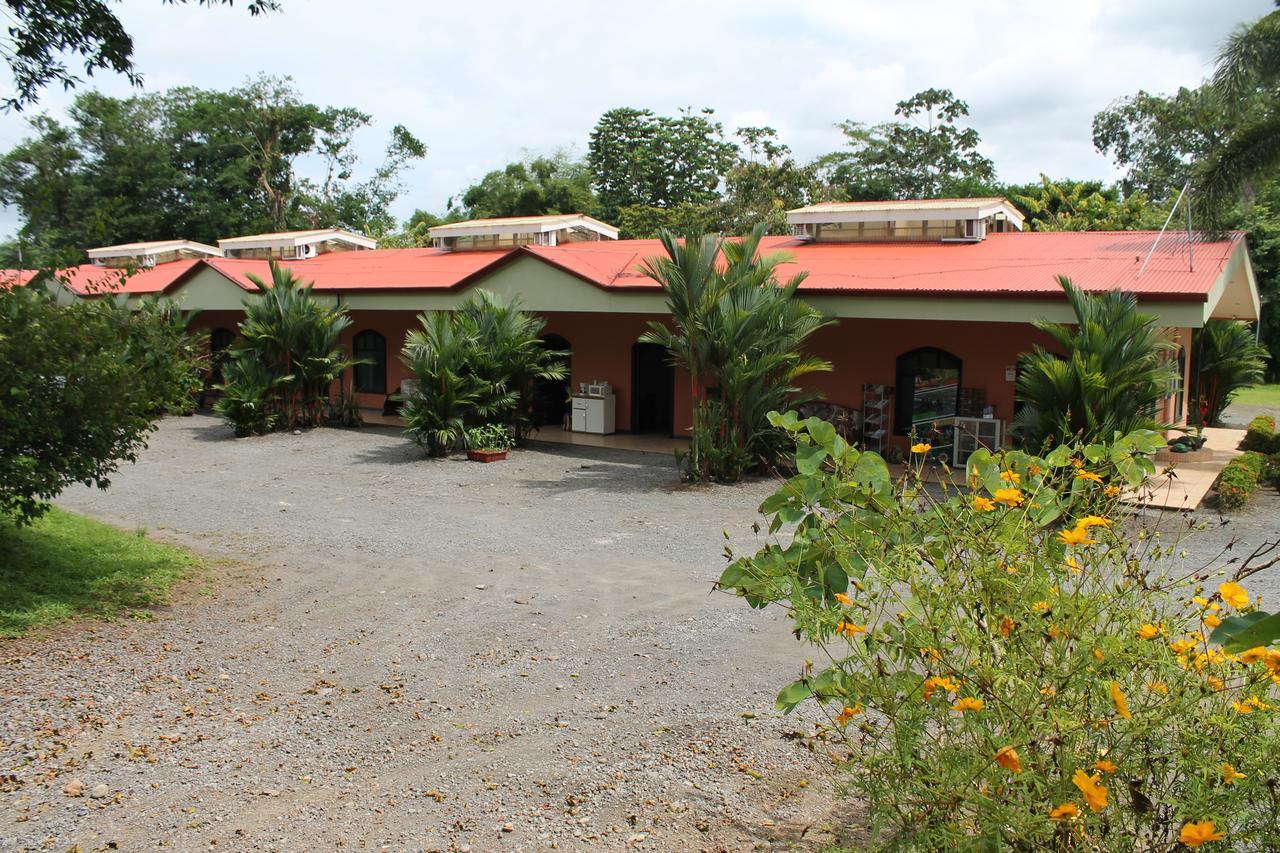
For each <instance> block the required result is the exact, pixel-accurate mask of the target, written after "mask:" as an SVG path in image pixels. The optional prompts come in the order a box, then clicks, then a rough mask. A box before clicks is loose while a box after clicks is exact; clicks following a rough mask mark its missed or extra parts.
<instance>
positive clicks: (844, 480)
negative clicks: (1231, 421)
mask: <svg viewBox="0 0 1280 853" xmlns="http://www.w3.org/2000/svg"><path fill="white" fill-rule="evenodd" d="M771 421H772V422H773V423H774V425H775V426H778V427H781V428H782V429H785V430H786V431H788V432H789V433H791V435H792V436H793V437H794V438H795V440H796V469H797V474H796V476H794V477H792V478H791V479H790V480H788V481H787V482H786V483H785V484H783V485H782V487H781V488H779V489H778V491H777V492H776V493H775V494H774V495H772V496H771V497H769V498H768V499H767V500H765V502H764V503H763V504H762V506H761V512H762V513H763V514H764V515H765V516H766V518H767V519H768V532H769V534H770V536H771V537H773V538H774V539H775V540H776V541H770V542H769V543H768V544H765V545H764V547H762V548H761V549H760V550H759V551H758V552H757V553H755V554H752V555H750V556H741V557H738V556H736V555H734V554H733V553H732V552H730V554H729V558H730V560H731V562H730V564H729V566H728V567H727V568H726V570H725V571H724V573H723V575H722V577H721V578H720V586H721V587H722V588H723V589H726V590H729V591H732V592H734V593H736V594H738V595H741V596H743V597H744V598H745V599H746V601H747V602H748V603H749V604H750V605H751V606H753V607H766V606H769V605H780V606H782V607H784V608H786V611H787V613H788V615H789V616H790V618H791V619H792V620H793V621H794V627H795V630H796V633H797V635H798V636H799V637H800V638H802V639H803V640H805V641H807V642H808V643H810V644H812V646H813V647H814V648H815V649H816V650H817V651H818V652H819V653H820V655H815V657H820V662H807V663H805V665H804V666H803V668H802V672H801V676H800V678H799V679H798V680H796V681H795V682H793V683H791V684H788V685H786V686H785V687H784V688H783V689H782V691H781V692H780V694H779V695H778V705H779V707H780V708H781V709H783V710H787V711H790V710H791V709H793V708H795V707H797V706H798V705H800V704H801V703H805V702H808V703H816V704H817V707H818V708H819V709H820V710H821V719H822V720H823V722H821V723H820V724H819V725H818V726H817V728H816V730H815V732H814V735H815V737H816V738H817V739H818V740H819V742H820V743H823V744H826V745H828V747H829V749H830V750H831V752H832V755H833V757H835V758H836V760H837V761H838V762H839V763H840V764H841V765H842V766H843V767H844V769H845V771H846V772H847V774H848V778H849V782H850V788H851V790H852V792H853V793H855V794H857V795H858V796H860V797H861V798H863V799H864V800H865V802H866V805H867V808H868V819H869V827H868V829H869V833H870V841H871V843H872V844H873V845H877V846H884V847H894V848H906V849H929V850H932V849H957V848H959V849H972V848H982V849H1001V848H1004V847H1008V848H1012V849H1022V850H1067V849H1073V850H1074V849H1078V848H1084V847H1093V848H1095V849H1104V850H1124V851H1129V850H1135V849H1139V850H1172V849H1174V848H1177V847H1178V845H1179V844H1181V845H1184V846H1185V847H1190V848H1198V847H1202V846H1205V847H1206V849H1214V847H1215V846H1216V847H1222V848H1223V849H1229V848H1243V849H1275V848H1276V847H1277V846H1278V845H1280V792H1277V790H1276V780H1275V778H1274V777H1275V775H1276V773H1277V769H1276V768H1277V760H1278V759H1280V717H1278V716H1277V710H1276V709H1277V706H1280V698H1277V685H1278V684H1280V649H1277V648H1274V647H1268V646H1258V647H1256V648H1252V649H1246V650H1243V651H1240V652H1229V651H1226V650H1224V649H1223V648H1222V647H1220V646H1218V645H1216V644H1214V643H1211V642H1210V641H1209V640H1208V634H1209V633H1210V632H1211V631H1212V630H1213V629H1214V628H1215V627H1218V626H1220V625H1221V623H1222V622H1223V621H1224V620H1226V619H1232V620H1237V617H1240V616H1245V615H1248V614H1249V613H1250V612H1251V611H1253V609H1254V607H1255V602H1254V601H1253V600H1252V599H1251V597H1250V595H1249V592H1248V590H1247V588H1246V587H1245V586H1244V584H1243V583H1241V582H1240V581H1241V580H1242V579H1243V578H1244V576H1245V575H1247V573H1248V570H1247V569H1245V568H1238V570H1237V571H1236V572H1235V573H1234V574H1232V575H1231V576H1230V577H1228V576H1226V575H1223V574H1221V573H1214V572H1212V571H1208V570H1201V571H1192V570H1185V569H1182V570H1180V569H1179V568H1178V563H1177V561H1176V559H1175V553H1174V552H1175V550H1176V543H1174V542H1169V541H1167V540H1166V539H1165V538H1164V535H1163V534H1161V533H1159V532H1157V531H1153V530H1146V529H1143V528H1141V527H1139V519H1136V518H1132V517H1130V514H1129V513H1127V512H1126V510H1125V507H1124V505H1123V504H1122V503H1121V500H1122V498H1123V497H1125V495H1126V494H1128V490H1130V489H1133V488H1135V487H1137V486H1138V485H1139V484H1141V483H1142V482H1143V480H1144V478H1146V477H1148V476H1150V475H1152V474H1153V473H1154V465H1153V464H1152V463H1151V461H1150V459H1149V455H1150V454H1151V453H1153V452H1154V451H1155V449H1156V448H1157V447H1158V446H1159V444H1160V443H1161V440H1160V438H1159V436H1157V435H1156V434H1154V433H1150V432H1147V431H1139V432H1135V433H1132V434H1130V435H1127V436H1119V435H1117V436H1116V437H1115V440H1114V441H1112V442H1111V443H1109V444H1107V445H1100V444H1094V445H1088V446H1082V447H1080V446H1071V445H1063V446H1059V447H1057V448H1055V449H1054V450H1053V451H1052V452H1051V453H1049V454H1047V455H1045V456H1034V455H1030V454H1027V453H1022V452H1017V451H1010V452H1003V453H990V452H987V451H985V450H980V451H979V452H978V453H976V454H974V455H973V456H972V457H971V458H970V460H969V463H968V466H967V469H966V470H965V471H963V472H949V471H947V470H946V469H945V468H942V469H938V468H936V467H934V466H933V465H932V464H931V463H930V462H929V461H928V459H927V457H926V456H924V455H923V454H921V453H919V452H917V453H915V454H913V455H912V456H910V457H908V466H907V472H906V474H905V475H904V476H902V477H898V478H895V477H894V476H892V475H891V473H890V470H889V468H888V466H887V465H886V463H885V462H884V460H883V459H882V458H881V457H880V456H878V455H877V454H875V453H870V452H860V451H859V450H857V449H856V448H854V447H852V446H850V445H849V444H848V443H846V442H845V441H844V440H843V439H842V438H841V437H840V436H839V435H837V434H836V432H835V430H834V429H833V428H832V427H831V426H830V425H829V424H826V423H824V422H822V421H819V420H817V419H813V418H810V419H808V420H800V419H798V418H797V416H796V415H795V414H794V413H790V412H789V413H787V414H785V415H778V414H776V413H775V414H773V415H771ZM913 449H914V448H913ZM788 531H793V532H791V534H790V535H789V536H788V535H787V532H788ZM1237 621H1238V620H1237Z"/></svg>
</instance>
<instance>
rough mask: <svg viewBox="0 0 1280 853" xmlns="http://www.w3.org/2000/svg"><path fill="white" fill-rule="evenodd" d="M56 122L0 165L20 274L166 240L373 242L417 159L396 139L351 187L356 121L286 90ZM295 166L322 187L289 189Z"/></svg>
mask: <svg viewBox="0 0 1280 853" xmlns="http://www.w3.org/2000/svg"><path fill="white" fill-rule="evenodd" d="M68 118H69V120H68V121H67V122H65V123H64V122H62V121H59V120H57V119H55V118H52V117H50V116H47V115H39V116H36V117H34V118H32V119H31V121H30V129H31V131H32V135H31V136H30V137H28V138H27V139H25V140H23V141H22V142H20V143H19V144H18V145H16V146H15V147H14V148H13V149H11V150H10V151H9V152H8V153H7V154H5V155H4V156H3V157H2V158H0V200H2V201H3V202H4V203H6V204H11V205H13V206H15V207H16V208H17V209H18V212H19V213H20V214H21V216H22V223H23V224H22V228H21V230H20V231H19V234H18V240H19V242H20V244H21V250H22V257H23V261H24V264H25V265H26V266H32V265H33V264H36V265H39V264H47V265H55V264H62V263H71V262H79V260H80V259H81V256H82V253H83V251H84V250H85V249H86V248H90V247H93V246H105V245H113V244H117V243H126V242H130V241H135V240H156V239H163V238H170V237H175V236H180V237H184V238H187V239H191V240H198V241H201V242H204V243H209V244H216V242H217V240H218V239H219V238H225V237H227V236H231V235H236V234H252V233H260V232H264V231H282V230H287V229H291V228H313V227H318V226H323V227H329V226H346V227H349V228H353V229H355V230H358V231H369V232H373V233H380V232H382V231H385V230H389V229H390V228H392V227H393V226H394V220H393V219H392V218H391V215H390V204H391V202H392V201H393V200H394V199H395V197H396V196H397V195H398V193H399V190H400V186H399V182H398V181H399V176H400V174H401V172H402V171H403V169H404V167H405V166H406V165H407V164H408V163H409V162H411V161H412V160H414V159H416V158H420V157H422V156H424V154H425V153H426V149H425V148H424V146H423V145H422V143H421V142H419V141H418V140H417V139H415V138H414V137H413V136H412V135H411V134H410V133H409V132H408V131H407V130H405V129H404V128H403V127H400V126H396V127H395V128H393V129H392V133H391V140H390V142H389V144H388V147H387V152H386V158H385V160H384V161H383V162H382V163H381V164H379V165H378V166H377V167H376V168H375V169H374V170H373V172H372V174H371V175H369V177H367V178H366V179H365V180H363V181H357V180H355V179H354V178H353V174H354V171H355V169H356V167H357V165H358V164H357V161H356V156H355V153H354V150H353V148H352V140H353V137H354V134H355V133H356V132H357V131H358V130H360V129H361V128H363V127H366V126H367V125H368V124H369V123H370V120H371V119H370V116H368V115H367V114H365V113H363V112H361V111H359V110H357V109H354V108H350V107H320V106H317V105H315V104H311V103H307V102H305V101H303V100H302V99H301V98H300V97H299V95H298V93H297V92H296V91H295V90H294V89H293V87H292V84H291V82H290V81H289V80H288V79H273V78H267V77H261V78H257V79H254V80H251V81H250V82H249V83H247V84H246V85H244V86H242V87H240V88H237V89H232V90H231V91H227V92H219V91H210V90H204V89H195V88H190V87H186V88H177V89H171V90H169V91H167V92H164V93H161V94H154V95H139V96H135V97H131V98H123V99H121V98H112V97H108V96H106V95H101V94H98V93H96V92H89V93H85V94H82V95H80V96H78V97H77V98H76V100H75V103H74V105H73V106H72V107H71V110H70V114H69V117H68ZM304 160H311V161H313V162H318V163H320V164H322V165H323V166H324V168H325V173H324V177H323V178H322V179H321V180H319V181H313V180H309V179H305V178H302V177H301V176H299V174H298V171H297V170H298V168H299V164H300V163H301V162H302V161H304ZM17 250H18V247H17V246H11V247H10V248H9V250H8V251H9V252H10V253H11V254H13V255H16V252H17ZM16 261H17V258H16V257H11V258H10V259H8V260H7V263H9V264H10V265H16Z"/></svg>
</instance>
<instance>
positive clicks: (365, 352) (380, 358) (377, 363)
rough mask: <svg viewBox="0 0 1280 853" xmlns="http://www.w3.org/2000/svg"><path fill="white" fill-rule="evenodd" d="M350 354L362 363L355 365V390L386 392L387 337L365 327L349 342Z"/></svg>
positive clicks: (370, 392) (373, 392) (369, 392)
mask: <svg viewBox="0 0 1280 853" xmlns="http://www.w3.org/2000/svg"><path fill="white" fill-rule="evenodd" d="M351 349H352V355H354V356H355V358H356V359H357V360H360V361H363V362H364V363H363V364H357V365H356V367H355V386H356V390H357V391H359V392H361V393H363V394H385V393H387V339H386V338H384V337H383V336H382V335H381V334H379V333H378V332H375V331H374V330H373V329H365V330H364V331H363V332H361V333H360V334H358V335H356V336H355V338H354V339H353V340H352V342H351Z"/></svg>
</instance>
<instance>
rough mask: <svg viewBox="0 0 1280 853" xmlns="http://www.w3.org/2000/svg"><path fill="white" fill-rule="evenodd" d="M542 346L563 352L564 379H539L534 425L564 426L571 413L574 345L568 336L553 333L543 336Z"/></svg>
mask: <svg viewBox="0 0 1280 853" xmlns="http://www.w3.org/2000/svg"><path fill="white" fill-rule="evenodd" d="M542 348H543V349H544V350H552V351H555V352H560V353H563V355H562V356H561V361H563V362H564V370H565V372H564V378H563V379H539V380H538V384H537V385H536V386H535V387H534V389H533V424H534V426H563V425H564V421H565V417H566V416H567V415H568V414H569V389H570V388H571V387H572V386H571V384H570V381H569V378H570V377H571V376H572V375H573V374H572V372H571V370H572V367H573V347H572V346H570V344H569V340H568V338H565V337H562V336H561V335H556V334H551V335H543V336H542Z"/></svg>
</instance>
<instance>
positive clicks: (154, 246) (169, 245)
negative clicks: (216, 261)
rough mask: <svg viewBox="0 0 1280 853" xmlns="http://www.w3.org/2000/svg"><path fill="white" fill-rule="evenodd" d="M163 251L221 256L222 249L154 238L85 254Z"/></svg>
mask: <svg viewBox="0 0 1280 853" xmlns="http://www.w3.org/2000/svg"><path fill="white" fill-rule="evenodd" d="M165 252H193V253H195V254H198V255H209V256H212V257H215V258H220V257H222V250H221V249H219V248H217V247H216V246H208V245H205V244H204V243H197V242H196V241H195V240H155V241H152V242H147V243H122V244H121V245H119V246H99V247H98V248H96V249H90V250H89V251H88V252H87V254H88V255H89V258H90V260H95V261H97V260H106V259H107V258H138V257H146V256H148V255H163V254H164V253H165Z"/></svg>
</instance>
